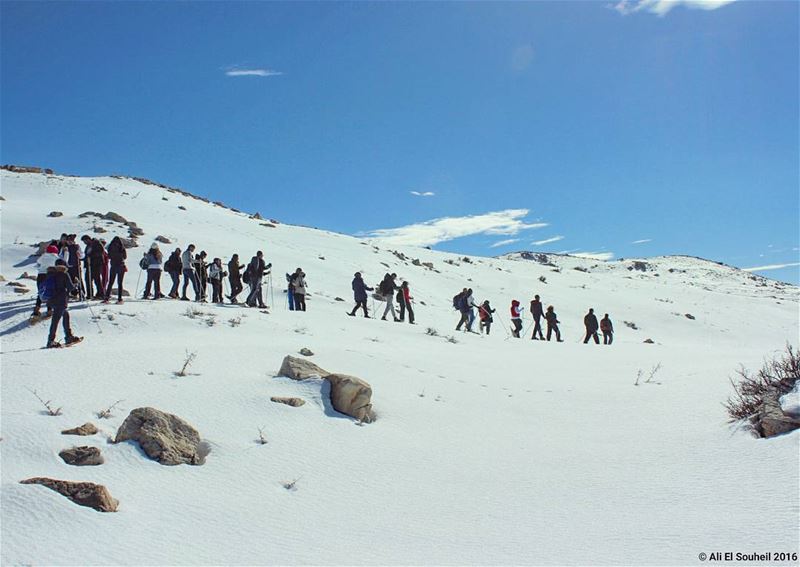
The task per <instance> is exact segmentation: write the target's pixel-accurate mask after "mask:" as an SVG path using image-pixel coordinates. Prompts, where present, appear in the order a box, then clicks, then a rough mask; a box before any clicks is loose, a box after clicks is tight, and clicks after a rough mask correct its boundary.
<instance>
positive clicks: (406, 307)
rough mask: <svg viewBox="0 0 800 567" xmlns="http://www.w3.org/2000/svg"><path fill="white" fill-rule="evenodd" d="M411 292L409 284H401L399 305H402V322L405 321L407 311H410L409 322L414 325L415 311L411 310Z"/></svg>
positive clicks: (398, 297) (398, 292)
mask: <svg viewBox="0 0 800 567" xmlns="http://www.w3.org/2000/svg"><path fill="white" fill-rule="evenodd" d="M411 299H412V297H411V290H410V289H409V288H408V282H403V283H402V284H400V289H399V290H398V291H397V303H398V304H399V305H400V320H401V321H404V320H405V316H406V311H408V322H409V323H411V324H412V325H414V310H413V309H411Z"/></svg>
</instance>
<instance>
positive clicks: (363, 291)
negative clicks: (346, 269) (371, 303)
mask: <svg viewBox="0 0 800 567" xmlns="http://www.w3.org/2000/svg"><path fill="white" fill-rule="evenodd" d="M374 289H375V288H372V287H369V286H368V285H367V284H365V283H364V280H363V278H362V277H361V272H356V273H355V275H354V276H353V299H354V300H355V302H356V306H355V307H353V310H352V311H351V312H349V313H348V315H350V317H355V316H356V311H358V308H359V307H361V308H362V309H363V310H364V317H365V318H367V319H369V313H368V312H367V292H368V291H374Z"/></svg>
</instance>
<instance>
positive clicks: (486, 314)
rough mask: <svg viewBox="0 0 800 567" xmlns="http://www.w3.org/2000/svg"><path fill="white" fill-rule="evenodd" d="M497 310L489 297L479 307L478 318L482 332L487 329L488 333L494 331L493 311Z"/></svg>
mask: <svg viewBox="0 0 800 567" xmlns="http://www.w3.org/2000/svg"><path fill="white" fill-rule="evenodd" d="M494 312H495V310H494V309H492V306H491V305H489V300H488V299H487V300H486V301H484V302H483V303H482V304H481V306H480V307H478V319H479V320H480V325H479V326H480V329H481V332H483V331H484V330H486V334H487V335H488V334H489V333H490V332H491V331H492V323H494V318H493V317H492V313H494Z"/></svg>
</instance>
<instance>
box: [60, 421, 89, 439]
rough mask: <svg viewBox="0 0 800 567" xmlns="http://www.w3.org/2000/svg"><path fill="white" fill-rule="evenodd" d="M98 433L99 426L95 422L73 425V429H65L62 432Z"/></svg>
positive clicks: (76, 433)
mask: <svg viewBox="0 0 800 567" xmlns="http://www.w3.org/2000/svg"><path fill="white" fill-rule="evenodd" d="M95 433H97V427H96V426H95V424H94V423H90V422H86V423H84V424H83V425H81V426H79V427H73V428H72V429H65V430H64V431H62V432H61V435H83V436H86V435H94V434H95Z"/></svg>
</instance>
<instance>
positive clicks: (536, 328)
mask: <svg viewBox="0 0 800 567" xmlns="http://www.w3.org/2000/svg"><path fill="white" fill-rule="evenodd" d="M541 318H542V316H541V315H534V316H533V334H532V335H531V338H532V339H537V338H538V339H541V340H544V335H543V334H542V323H541Z"/></svg>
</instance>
